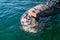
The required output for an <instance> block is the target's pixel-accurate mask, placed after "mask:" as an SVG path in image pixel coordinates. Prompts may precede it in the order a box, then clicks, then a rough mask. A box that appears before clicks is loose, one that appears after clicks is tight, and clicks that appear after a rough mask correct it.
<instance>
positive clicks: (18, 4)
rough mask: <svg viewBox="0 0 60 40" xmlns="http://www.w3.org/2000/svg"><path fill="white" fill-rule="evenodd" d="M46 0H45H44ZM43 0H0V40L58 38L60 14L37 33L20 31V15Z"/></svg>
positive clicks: (49, 39) (47, 39)
mask: <svg viewBox="0 0 60 40" xmlns="http://www.w3.org/2000/svg"><path fill="white" fill-rule="evenodd" d="M46 1H47V0H46ZM46 1H45V0H0V40H59V39H60V38H59V37H60V18H59V17H60V14H57V15H55V16H54V17H53V18H52V19H51V21H49V22H48V23H47V24H46V28H45V29H44V30H42V31H41V32H39V33H37V34H28V33H25V32H22V31H21V30H20V28H19V26H20V23H19V21H20V17H21V15H22V14H23V13H24V12H25V11H26V10H28V9H30V8H31V7H33V6H35V5H37V4H39V3H45V2H46Z"/></svg>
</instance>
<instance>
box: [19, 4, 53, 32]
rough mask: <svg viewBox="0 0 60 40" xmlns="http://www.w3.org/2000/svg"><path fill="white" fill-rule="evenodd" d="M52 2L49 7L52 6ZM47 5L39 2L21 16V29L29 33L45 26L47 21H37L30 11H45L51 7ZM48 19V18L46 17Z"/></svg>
mask: <svg viewBox="0 0 60 40" xmlns="http://www.w3.org/2000/svg"><path fill="white" fill-rule="evenodd" d="M51 6H52V4H50V5H49V7H51ZM49 7H48V6H47V5H45V4H39V5H36V6H35V7H33V8H31V9H29V10H27V11H26V12H25V13H24V14H23V15H22V17H21V21H20V23H21V29H23V31H25V32H29V33H37V32H39V31H40V30H41V29H43V28H44V27H45V23H44V22H40V23H39V22H37V21H36V20H35V18H33V17H32V16H29V15H30V14H29V13H30V11H35V12H36V13H40V10H41V11H44V10H46V9H48V8H49ZM46 20H48V18H47V19H46Z"/></svg>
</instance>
